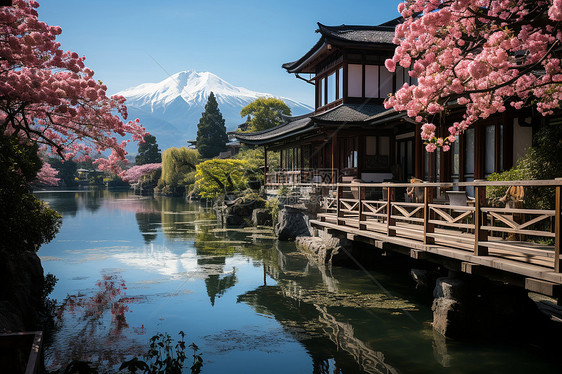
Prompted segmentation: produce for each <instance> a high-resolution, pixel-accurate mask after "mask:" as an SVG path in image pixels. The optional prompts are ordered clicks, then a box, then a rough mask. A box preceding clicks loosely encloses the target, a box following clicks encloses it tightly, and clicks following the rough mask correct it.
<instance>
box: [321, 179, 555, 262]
mask: <svg viewBox="0 0 562 374" xmlns="http://www.w3.org/2000/svg"><path fill="white" fill-rule="evenodd" d="M521 185H522V186H529V187H530V186H533V187H545V188H547V187H549V188H555V190H556V194H555V201H554V208H555V209H552V210H545V209H528V208H525V209H524V208H510V207H506V208H503V207H493V206H488V204H487V200H486V188H487V187H489V186H521ZM332 186H334V187H335V188H336V194H335V195H336V196H335V198H328V199H327V200H326V204H325V205H324V207H325V208H326V211H327V213H325V214H323V215H322V218H321V219H322V221H325V222H330V220H331V218H330V217H331V216H330V214H332V215H335V217H334V218H335V219H334V220H333V221H335V223H337V225H339V226H342V227H351V228H354V229H357V230H359V231H368V232H376V233H382V234H384V235H386V236H387V237H389V238H392V237H399V238H406V239H410V240H415V241H419V242H421V243H422V244H423V245H426V246H431V245H438V246H443V247H449V248H460V249H463V250H466V251H470V252H471V253H473V255H475V256H480V257H483V256H495V257H502V258H509V259H514V260H517V261H522V262H528V263H531V264H537V265H541V266H548V267H550V268H551V269H552V270H554V271H555V272H561V271H562V262H561V260H560V252H561V249H562V239H561V236H562V216H561V214H562V178H559V179H556V180H547V181H501V182H500V181H498V182H487V181H474V182H462V183H457V184H455V185H453V184H452V183H419V184H415V185H414V186H415V188H423V202H420V201H418V202H405V201H397V200H398V199H397V196H396V189H397V188H403V187H412V186H413V185H412V184H410V183H338V184H335V185H332ZM469 186H473V187H474V191H475V198H474V201H473V203H474V205H472V204H470V205H467V206H456V205H449V204H448V203H447V202H445V201H442V200H441V201H440V200H439V199H436V198H435V196H434V195H435V193H436V191H437V190H438V187H439V188H440V189H444V188H451V187H457V188H465V187H469ZM383 189H384V190H386V196H383V197H384V198H383V199H379V200H377V199H372V198H367V196H371V195H372V194H371V195H370V194H369V192H370V191H371V190H375V191H377V190H378V191H377V192H378V193H379V196H380V195H381V194H382V195H384V193H382V191H383ZM350 195H353V196H351V197H350ZM441 199H442V197H441ZM334 208H335V209H334ZM334 210H335V212H334ZM330 212H332V213H330ZM517 217H519V218H521V217H522V219H519V220H518V219H516V218H517ZM506 234H507V235H508V239H510V240H506V238H505V237H504V236H505V235H506ZM513 238H515V240H511V239H513Z"/></svg>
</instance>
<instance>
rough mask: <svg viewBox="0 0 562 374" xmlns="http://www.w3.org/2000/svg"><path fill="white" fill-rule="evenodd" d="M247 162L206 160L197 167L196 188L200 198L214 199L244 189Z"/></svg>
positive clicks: (246, 180) (246, 176)
mask: <svg viewBox="0 0 562 374" xmlns="http://www.w3.org/2000/svg"><path fill="white" fill-rule="evenodd" d="M247 172H248V162H247V161H244V160H234V159H226V160H207V161H205V162H202V163H200V164H199V165H197V174H196V178H197V186H198V187H199V192H200V194H201V196H203V197H207V198H212V199H213V198H216V197H217V196H219V195H220V194H223V193H226V192H238V191H243V190H244V189H246V184H247V182H248V175H247Z"/></svg>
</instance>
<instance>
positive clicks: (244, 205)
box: [215, 197, 265, 227]
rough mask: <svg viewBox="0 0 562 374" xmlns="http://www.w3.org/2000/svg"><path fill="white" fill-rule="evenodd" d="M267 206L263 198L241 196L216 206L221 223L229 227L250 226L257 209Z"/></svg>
mask: <svg viewBox="0 0 562 374" xmlns="http://www.w3.org/2000/svg"><path fill="white" fill-rule="evenodd" d="M264 207H265V201H264V200H263V199H251V198H244V197H239V198H237V199H234V200H232V201H228V200H225V201H224V202H222V204H220V205H217V206H216V207H215V210H216V213H217V219H218V220H219V223H221V224H224V225H225V226H229V227H242V226H249V225H250V224H251V222H252V213H253V211H254V210H255V209H262V208H264Z"/></svg>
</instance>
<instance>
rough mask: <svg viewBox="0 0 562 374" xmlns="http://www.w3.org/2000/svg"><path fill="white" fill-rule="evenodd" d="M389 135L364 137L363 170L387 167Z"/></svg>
mask: <svg viewBox="0 0 562 374" xmlns="http://www.w3.org/2000/svg"><path fill="white" fill-rule="evenodd" d="M389 156H390V137H389V136H366V137H365V161H364V168H365V170H381V169H388V167H389V159H390V157H389Z"/></svg>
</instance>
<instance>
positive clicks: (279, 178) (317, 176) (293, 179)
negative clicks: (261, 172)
mask: <svg viewBox="0 0 562 374" xmlns="http://www.w3.org/2000/svg"><path fill="white" fill-rule="evenodd" d="M333 177H334V172H333V171H332V170H331V169H295V170H278V171H271V170H268V171H267V173H266V175H265V184H266V185H269V186H280V185H300V184H331V183H332V178H333Z"/></svg>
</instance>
